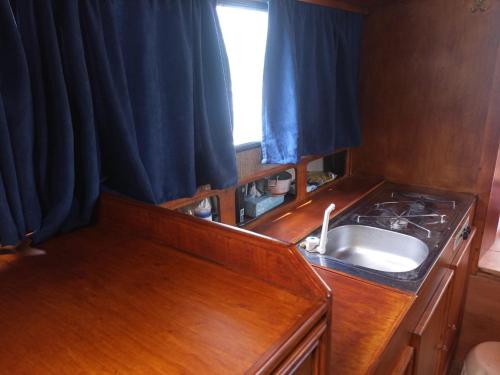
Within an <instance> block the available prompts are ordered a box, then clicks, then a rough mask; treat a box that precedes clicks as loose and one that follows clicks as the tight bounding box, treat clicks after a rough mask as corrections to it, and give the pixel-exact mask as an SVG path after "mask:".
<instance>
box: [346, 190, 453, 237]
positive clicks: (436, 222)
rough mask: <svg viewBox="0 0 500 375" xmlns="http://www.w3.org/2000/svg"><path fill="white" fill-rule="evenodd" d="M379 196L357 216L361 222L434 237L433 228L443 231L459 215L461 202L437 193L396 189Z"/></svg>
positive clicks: (355, 215)
mask: <svg viewBox="0 0 500 375" xmlns="http://www.w3.org/2000/svg"><path fill="white" fill-rule="evenodd" d="M378 198H379V199H380V201H377V202H371V204H369V205H367V206H365V207H363V209H361V210H359V211H357V212H356V213H355V214H354V215H353V219H354V220H355V222H356V223H357V224H368V225H370V224H372V225H373V224H376V226H378V227H380V228H384V229H390V230H394V231H398V232H405V233H407V234H411V235H415V236H417V237H422V236H424V237H425V238H431V237H432V232H433V231H436V230H437V231H442V230H443V229H444V228H445V227H448V223H449V222H450V221H451V220H453V219H454V218H455V216H456V209H457V202H456V201H455V200H449V199H446V198H443V197H439V196H436V195H430V194H420V193H415V192H407V191H392V192H384V194H383V196H381V197H378ZM385 198H388V199H387V200H385Z"/></svg>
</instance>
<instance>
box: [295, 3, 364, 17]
mask: <svg viewBox="0 0 500 375" xmlns="http://www.w3.org/2000/svg"><path fill="white" fill-rule="evenodd" d="M300 1H302V2H304V3H310V4H316V5H322V6H325V7H329V8H335V9H341V10H346V11H348V12H355V13H361V14H369V13H370V9H369V8H367V7H364V6H361V5H359V4H354V3H352V2H350V1H342V0H300Z"/></svg>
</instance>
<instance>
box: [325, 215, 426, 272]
mask: <svg viewBox="0 0 500 375" xmlns="http://www.w3.org/2000/svg"><path fill="white" fill-rule="evenodd" d="M428 255H429V248H428V246H427V245H426V244H425V243H424V242H423V241H421V240H419V239H418V238H415V237H411V236H408V235H406V234H401V233H397V232H393V231H389V230H385V229H380V228H375V227H369V226H364V225H343V226H340V227H336V228H333V229H331V230H330V231H328V242H327V245H326V252H325V254H323V256H325V257H329V258H334V259H338V260H340V261H342V262H345V263H348V264H352V265H357V266H362V267H366V268H370V269H373V270H378V271H385V272H408V271H411V270H414V269H415V268H417V267H418V266H419V265H421V264H422V263H423V261H424V260H425V259H426V258H427V256H428Z"/></svg>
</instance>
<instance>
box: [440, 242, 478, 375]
mask: <svg viewBox="0 0 500 375" xmlns="http://www.w3.org/2000/svg"><path fill="white" fill-rule="evenodd" d="M470 248H471V245H470V241H467V243H466V244H465V246H463V248H462V249H461V250H460V252H459V253H458V254H457V255H456V256H455V259H454V260H453V262H452V264H451V266H450V268H451V269H453V270H454V277H453V285H452V290H451V294H450V303H449V307H448V314H447V317H446V318H447V321H446V327H445V340H444V347H445V348H447V349H448V353H449V355H447V356H442V357H441V362H440V365H439V372H438V373H440V374H443V373H446V370H447V369H448V366H449V363H450V360H451V357H452V354H453V352H454V350H455V346H456V344H457V341H458V333H459V331H460V326H461V322H462V313H463V306H464V301H465V294H466V291H467V281H468V275H469V256H470Z"/></svg>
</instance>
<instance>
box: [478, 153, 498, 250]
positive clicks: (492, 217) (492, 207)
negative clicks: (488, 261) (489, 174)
mask: <svg viewBox="0 0 500 375" xmlns="http://www.w3.org/2000/svg"><path fill="white" fill-rule="evenodd" d="M499 219H500V147H499V148H498V155H497V161H496V165H495V174H494V176H493V182H492V184H491V192H490V198H489V201H488V208H487V211H486V219H485V223H484V232H483V241H482V243H481V255H483V254H484V252H485V251H488V250H489V249H490V248H491V247H492V246H493V243H494V242H495V240H496V238H497V232H498V224H499Z"/></svg>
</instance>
